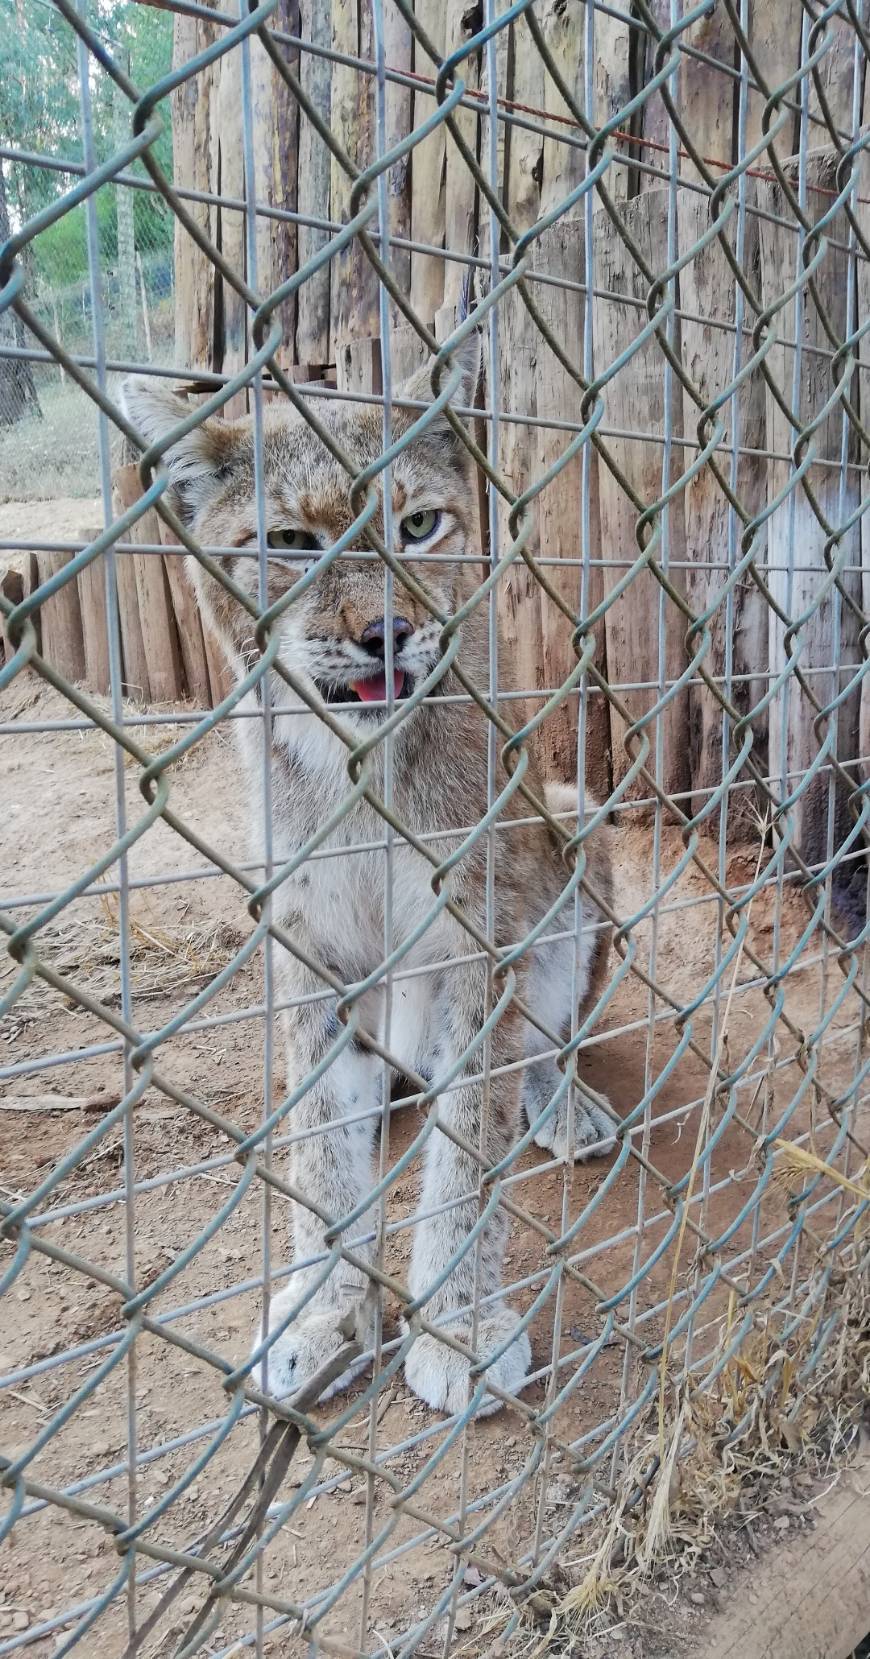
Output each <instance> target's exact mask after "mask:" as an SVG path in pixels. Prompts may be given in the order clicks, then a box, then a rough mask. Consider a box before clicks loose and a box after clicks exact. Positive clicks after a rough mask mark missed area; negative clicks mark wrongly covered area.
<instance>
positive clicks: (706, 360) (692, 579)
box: [678, 190, 767, 838]
mask: <svg viewBox="0 0 870 1659" xmlns="http://www.w3.org/2000/svg"><path fill="white" fill-rule="evenodd" d="M709 223H710V214H709V205H708V202H707V199H706V197H704V196H700V195H696V194H695V193H694V192H692V191H688V190H683V191H681V192H680V195H679V201H678V242H679V249H680V254H681V255H683V254H685V253H688V252H689V250H690V249H691V248H692V247H694V246H695V245H696V244H697V243H698V242H699V241H700V240H701V239H702V237H703V236H704V234H705V233H706V231H707V229H708V228H709ZM725 234H726V235H727V237H728V240H729V242H730V244H731V246H732V247H733V246H734V242H735V236H736V216H734V217H732V219H731V221H730V224H729V225H728V227H727V230H726V232H725ZM757 247H758V243H757V220H755V219H750V220H749V221H748V225H747V235H746V246H745V251H744V261H745V264H746V266H747V268H748V269H750V270H751V269H753V268H754V267H755V265H756V264H757ZM735 288H736V284H735V279H734V276H733V274H732V272H731V270H730V268H729V265H728V261H727V259H726V256H725V253H724V251H723V249H722V247H721V244H720V243H719V242H718V241H714V242H710V243H708V245H707V246H706V247H705V248H703V249H702V250H701V251H700V252H699V253H697V254H696V255H695V258H694V259H692V260H690V261H689V263H688V264H686V265H685V266H684V267H683V269H682V271H681V273H680V300H681V308H682V313H683V314H682V317H681V321H680V331H681V341H682V360H683V364H684V366H685V368H686V371H687V373H688V374H689V375H690V377H691V379H692V380H693V382H694V384H695V386H696V387H697V389H698V391H699V393H700V394H701V397H702V399H703V400H704V403H706V404H707V405H709V404H712V402H713V401H714V400H715V399H716V398H717V397H718V396H719V394H720V393H721V392H722V391H723V390H724V389H725V388H726V387H727V386H728V385H730V384H731V382H732V381H733V380H734V377H735V373H736V369H735V334H734V319H735V315H736V294H735ZM752 320H753V313H752V311H751V309H749V322H750V325H751V322H752ZM717 324H718V325H720V326H716V325H717ZM744 327H745V324H744ZM751 352H752V346H751V341H750V340H749V338H748V337H747V336H746V335H744V336H743V337H742V339H741V353H740V357H739V358H738V359H737V362H738V364H740V365H742V363H744V362H745V361H746V360H747V359H748V357H749V356H750V355H751ZM682 404H683V418H682V429H683V433H684V434H685V437H686V439H687V440H689V441H690V440H691V439H692V438H693V437H694V436H695V433H696V431H697V426H698V420H699V416H700V413H701V411H700V409H699V407H698V404H697V403H696V401H695V399H694V398H693V397H692V396H691V395H690V393H689V392H688V391H687V390H684V391H683V394H682ZM720 418H721V419H722V420H723V421H724V422H725V423H726V427H727V430H726V432H725V434H724V437H723V440H722V445H721V447H720V449H719V451H718V455H717V459H718V463H719V466H720V468H721V469H722V471H723V472H724V474H725V476H726V478H729V479H730V477H731V463H732V457H731V454H730V452H729V446H732V445H733V444H734V443H735V442H738V443H739V447H740V450H741V452H745V451H747V450H753V451H759V452H760V451H763V450H764V448H765V433H766V419H765V404H764V396H763V387H762V384H761V383H760V378H759V377H758V376H754V377H753V378H752V380H751V381H750V382H749V383H748V384H744V385H743V386H742V387H741V388H740V390H739V391H738V392H737V393H736V395H735V397H734V399H733V400H732V402H731V403H730V404H728V405H727V406H726V407H725V409H724V410H722V411H721V414H720ZM697 453H698V451H697V448H693V447H692V446H691V443H690V442H688V443H687V447H685V448H684V449H683V450H682V451H681V454H680V455H679V456H678V461H679V463H680V466H681V468H682V469H683V470H685V471H688V470H689V468H690V467H691V466H692V464H693V462H694V460H695V459H696V456H697ZM736 488H737V494H738V496H739V498H740V500H741V502H742V504H743V506H744V508H745V510H746V512H747V513H748V514H749V515H750V516H752V517H754V516H756V515H757V514H758V513H759V511H760V510H761V508H762V506H763V504H764V502H765V500H766V492H767V474H766V466H765V462H764V460H763V459H762V458H761V455H760V454H757V453H756V454H747V453H741V455H740V458H739V465H738V471H737V479H736ZM684 514H685V528H686V549H685V550H686V554H687V556H688V559H689V561H690V562H689V565H688V568H687V570H686V597H687V599H688V601H689V604H690V605H691V607H692V609H693V611H694V612H695V614H696V615H698V616H699V615H701V613H702V612H704V611H706V610H707V609H708V608H709V607H710V606H711V605H714V604H716V601H717V598H719V596H720V595H721V594H722V593H723V589H724V587H725V583H726V580H727V578H728V574H729V567H732V566H733V565H734V563H736V561H737V559H738V558H739V557H740V554H741V547H740V537H741V532H742V529H743V526H742V523H741V521H740V519H739V517H738V516H737V515H736V514H734V515H733V516H732V512H731V508H730V506H729V503H728V501H727V498H726V496H725V493H724V491H723V490H722V488H721V487H720V485H719V483H718V482H717V480H716V478H715V476H714V474H713V473H712V471H711V470H710V467H709V466H705V467H703V468H702V469H701V471H700V472H697V473H696V474H695V476H694V477H693V478H691V479H690V480H689V482H688V483H687V485H686V488H685V492H684ZM764 545H765V538H764V536H763V534H762V535H760V536H759V538H758V539H757V541H756V544H755V552H756V560H757V562H758V565H759V567H762V566H763V564H764ZM707 628H708V632H709V635H710V644H709V647H708V650H707V654H706V657H705V659H704V664H703V666H704V668H705V670H706V672H707V673H708V674H709V675H710V676H711V678H713V679H715V680H716V682H717V684H718V685H719V686H720V688H721V690H722V692H723V695H726V696H727V697H728V699H729V701H730V702H731V703H732V704H734V705H735V706H736V707H737V708H738V709H739V710H740V712H741V714H744V713H748V712H749V710H750V709H752V708H753V707H754V706H755V705H756V704H757V703H759V702H760V701H761V699H762V698H763V695H764V691H765V685H766V682H765V680H764V677H763V675H762V674H760V670H762V669H763V667H764V665H765V663H766V661H767V606H766V605H765V603H764V599H763V597H762V594H761V593H760V591H759V589H758V587H757V586H756V584H755V582H754V581H753V579H752V577H751V575H746V576H744V577H743V578H742V579H741V580H740V581H739V582H738V584H737V586H736V588H735V589H734V590H733V592H732V596H731V599H730V602H729V600H728V597H727V595H726V596H725V597H722V598H720V599H719V603H718V605H716V610H715V612H714V614H713V616H712V617H711V618H710V621H709V622H708V624H707ZM692 649H693V650H694V649H696V646H695V645H693V647H692ZM729 659H730V671H729ZM752 675H758V676H759V677H758V678H750V676H752ZM726 679H727V680H728V681H730V684H726ZM687 703H688V736H689V768H690V774H691V780H690V781H691V785H692V789H693V790H694V791H696V793H695V794H694V795H693V797H692V803H691V806H692V811H693V812H699V811H700V810H701V809H702V808H703V807H704V806H705V805H706V804H707V801H708V798H709V792H710V791H711V790H714V789H715V788H716V787H717V786H718V785H719V784H720V783H721V781H722V777H723V773H724V771H725V769H726V767H727V765H728V764H729V761H730V759H731V750H730V748H729V747H728V746H727V745H726V747H725V748H724V749H723V732H724V731H725V727H724V724H723V723H724V721H725V715H724V712H723V709H722V706H721V704H720V703H719V702H718V701H717V699H716V697H715V696H714V695H713V693H712V692H711V691H709V690H708V689H707V687H706V686H705V685H703V683H700V682H699V683H693V684H691V685H690V686H689V688H688V691H687ZM729 735H730V733H729ZM753 745H754V746H753V754H754V758H755V759H756V760H757V761H758V762H759V763H760V764H761V765H762V767H764V765H765V763H766V759H767V719H766V714H762V715H761V716H760V717H759V719H758V720H757V722H756V723H754V725H753ZM756 811H757V802H756V800H755V793H754V790H752V789H751V788H746V789H740V790H736V791H734V792H732V793H731V794H730V795H729V800H728V833H729V834H730V835H732V836H734V837H735V838H739V837H740V836H741V835H745V834H746V833H747V832H750V831H751V830H752V826H753V823H754V821H755V814H756ZM709 824H710V827H711V829H712V828H714V827H715V825H716V824H718V815H714V816H713V817H711V819H710V820H709Z"/></svg>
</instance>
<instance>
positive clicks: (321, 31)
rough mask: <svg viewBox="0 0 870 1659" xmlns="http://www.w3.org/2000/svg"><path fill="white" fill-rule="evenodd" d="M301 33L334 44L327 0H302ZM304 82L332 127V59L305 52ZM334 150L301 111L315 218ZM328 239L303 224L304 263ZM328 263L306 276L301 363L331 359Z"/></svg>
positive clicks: (306, 200) (305, 196)
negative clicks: (323, 0) (324, 0)
mask: <svg viewBox="0 0 870 1659" xmlns="http://www.w3.org/2000/svg"><path fill="white" fill-rule="evenodd" d="M299 32H300V34H301V36H302V38H303V39H304V40H308V41H310V42H311V44H312V45H313V46H327V47H328V46H329V45H330V43H331V40H332V20H331V16H330V8H329V6H325V5H323V3H322V0H300V6H299ZM299 76H300V80H301V82H302V86H303V88H304V90H305V92H306V93H307V95H308V97H309V98H310V99H311V102H312V104H313V105H314V107H315V109H316V110H317V112H318V114H319V115H320V116H322V118H323V120H324V121H325V122H326V124H327V126H328V125H329V122H330V111H331V104H332V68H331V65H330V63H329V60H328V58H321V57H317V56H316V54H315V53H313V52H303V53H302V54H301V62H300V65H299ZM330 166H331V163H330V153H329V150H328V148H327V146H326V145H325V144H324V142H323V139H322V138H320V136H319V134H318V133H317V132H316V131H315V128H314V127H313V126H312V124H311V122H310V121H309V119H308V117H307V115H305V114H304V113H303V112H302V111H300V115H299V185H298V198H299V212H300V213H301V214H305V215H307V216H308V217H310V218H314V219H323V218H326V217H328V205H329V177H330ZM328 241H329V231H327V230H317V229H316V228H315V227H313V226H311V225H300V226H299V266H300V269H301V267H302V266H303V265H305V264H307V263H308V261H309V260H310V259H313V258H314V257H315V255H316V254H317V253H319V251H320V250H321V248H324V247H325V246H326V244H327V242H328ZM329 288H330V273H329V266H328V265H325V266H323V267H322V268H321V269H320V270H319V271H316V272H315V273H314V274H313V275H311V276H309V277H306V279H305V282H304V283H303V284H302V287H301V288H300V290H299V293H298V297H297V322H296V358H297V361H298V362H299V363H328V362H329Z"/></svg>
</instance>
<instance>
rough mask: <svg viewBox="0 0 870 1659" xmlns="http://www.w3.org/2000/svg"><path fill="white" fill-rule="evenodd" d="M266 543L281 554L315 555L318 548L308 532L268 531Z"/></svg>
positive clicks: (316, 542) (318, 544)
mask: <svg viewBox="0 0 870 1659" xmlns="http://www.w3.org/2000/svg"><path fill="white" fill-rule="evenodd" d="M266 542H267V545H268V546H269V547H274V548H275V549H276V550H277V551H279V552H281V553H316V552H317V551H318V550H319V547H320V543H319V541H318V540H317V537H316V536H313V535H312V534H311V531H310V530H270V531H269V534H268V535H267V537H266Z"/></svg>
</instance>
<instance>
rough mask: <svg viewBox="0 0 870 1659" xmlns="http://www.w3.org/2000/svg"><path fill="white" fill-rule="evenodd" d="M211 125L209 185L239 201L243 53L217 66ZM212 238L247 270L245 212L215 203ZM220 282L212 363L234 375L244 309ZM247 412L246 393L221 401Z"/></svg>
mask: <svg viewBox="0 0 870 1659" xmlns="http://www.w3.org/2000/svg"><path fill="white" fill-rule="evenodd" d="M212 103H213V108H214V116H215V119H214V124H213V126H212V133H211V137H212V152H211V176H212V189H213V190H216V191H218V192H219V193H220V194H221V195H223V196H234V197H235V198H236V199H237V200H238V199H244V195H245V165H244V152H243V149H242V132H241V109H242V55H241V53H240V52H226V53H225V54H224V56H223V57H222V58H219V59H218V60H217V63H216V64H215V87H214V92H213V94H212ZM215 240H216V242H217V245H218V247H219V248H220V250H221V253H222V254H223V256H224V259H225V260H226V261H227V264H228V265H230V266H231V267H232V269H233V270H234V271H237V272H239V273H240V274H241V275H243V276H244V275H246V274H247V259H246V257H245V215H244V214H243V213H240V212H238V211H237V210H236V209H235V208H230V207H223V206H221V207H219V208H218V210H217V232H216V237H215ZM215 280H216V282H217V283H218V285H219V290H220V292H219V299H218V301H216V303H217V304H218V318H217V321H218V323H219V329H218V328H217V327H216V330H215V333H216V338H215V345H214V354H213V360H212V363H211V365H210V366H211V367H212V368H213V369H215V370H217V371H218V372H220V373H223V374H235V373H236V371H237V370H238V369H240V368H241V367H242V365H243V364H244V362H245V361H246V359H247V352H248V342H247V322H248V317H247V307H246V306H245V302H244V300H243V299H242V298H241V296H240V295H239V294H237V292H236V290H235V289H234V288H233V287H232V286H231V284H230V283H228V282H225V281H224V280H223V278H222V277H216V278H215ZM246 411H247V396H246V394H245V392H244V391H242V392H237V393H236V395H235V396H234V397H232V398H231V399H230V401H229V402H228V403H227V404H225V405H224V417H225V419H226V420H234V419H236V418H237V417H238V416H239V415H244V414H245V413H246Z"/></svg>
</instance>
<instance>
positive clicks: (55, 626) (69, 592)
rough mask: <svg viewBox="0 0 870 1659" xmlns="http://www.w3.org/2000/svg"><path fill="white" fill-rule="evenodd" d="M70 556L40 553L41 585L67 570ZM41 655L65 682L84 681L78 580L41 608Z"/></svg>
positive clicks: (38, 554)
mask: <svg viewBox="0 0 870 1659" xmlns="http://www.w3.org/2000/svg"><path fill="white" fill-rule="evenodd" d="M72 556H73V555H72V554H71V553H46V552H42V553H37V555H36V568H37V575H38V578H39V585H40V586H42V584H43V583H44V582H47V581H49V580H50V578H51V577H52V576H56V575H57V574H58V572H60V571H62V570H64V569H65V567H66V566H67V565H68V564H69V562H70V559H71V558H72ZM39 614H40V626H41V630H42V655H43V656H44V657H45V659H46V661H47V662H50V663H51V666H52V668H55V669H57V672H58V673H59V674H62V675H63V676H64V678H65V679H67V680H72V681H79V682H81V681H82V680H84V678H85V648H84V641H83V638H82V609H81V603H80V601H79V590H78V585H77V583H76V579H75V577H74V576H73V577H70V578H69V579H68V580H67V581H66V582H64V584H63V586H62V587H60V588H58V590H57V592H56V593H54V594H52V595H51V597H50V598H47V599H44V600H43V601H42V603H41V605H40V607H39Z"/></svg>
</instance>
